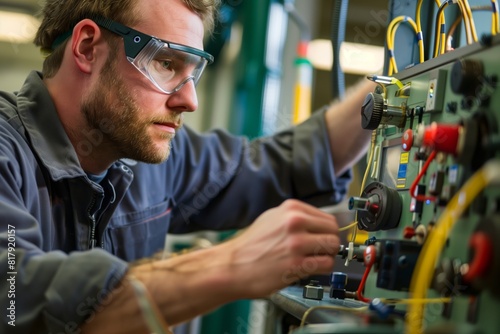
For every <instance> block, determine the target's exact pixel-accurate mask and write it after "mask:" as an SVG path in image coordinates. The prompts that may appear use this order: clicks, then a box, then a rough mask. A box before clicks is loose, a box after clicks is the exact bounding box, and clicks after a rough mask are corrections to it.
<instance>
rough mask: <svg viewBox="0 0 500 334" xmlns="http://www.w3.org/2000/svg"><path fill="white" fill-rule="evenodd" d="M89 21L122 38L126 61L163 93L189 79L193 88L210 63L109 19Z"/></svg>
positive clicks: (197, 52) (193, 50)
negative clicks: (192, 83)
mask: <svg viewBox="0 0 500 334" xmlns="http://www.w3.org/2000/svg"><path fill="white" fill-rule="evenodd" d="M92 19H93V20H94V22H95V23H97V24H98V25H99V26H101V27H103V28H105V29H107V30H109V31H111V32H113V33H115V34H117V35H120V36H121V37H123V42H124V44H125V53H126V55H127V59H128V61H129V62H130V63H131V64H132V65H134V66H135V67H136V68H137V69H138V70H139V71H140V72H141V73H142V74H143V75H144V76H146V77H147V78H148V79H149V80H150V81H151V82H152V83H153V84H154V85H155V87H156V88H158V89H159V90H160V91H161V92H163V93H165V94H172V93H175V92H177V91H179V89H181V88H182V86H184V85H185V84H186V83H188V82H189V81H190V80H192V81H193V82H194V84H195V85H196V84H197V83H198V81H199V79H200V77H201V74H202V73H203V70H204V69H205V67H206V66H207V64H210V63H212V62H213V59H214V58H213V56H212V55H210V54H209V53H207V52H205V51H203V50H200V49H196V48H192V47H190V46H187V45H182V44H177V43H172V42H169V41H164V40H161V39H159V38H156V37H153V36H150V35H147V34H144V33H142V32H140V31H137V30H134V29H132V28H129V27H127V26H124V25H122V24H120V23H118V22H115V21H112V20H110V19H105V18H101V17H94V18H92Z"/></svg>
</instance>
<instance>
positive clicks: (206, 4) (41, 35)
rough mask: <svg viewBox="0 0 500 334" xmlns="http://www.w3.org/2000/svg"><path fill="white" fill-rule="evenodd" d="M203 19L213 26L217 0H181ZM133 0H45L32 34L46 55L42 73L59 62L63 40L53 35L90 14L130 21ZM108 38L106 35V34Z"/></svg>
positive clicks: (47, 74) (68, 29)
mask: <svg viewBox="0 0 500 334" xmlns="http://www.w3.org/2000/svg"><path fill="white" fill-rule="evenodd" d="M165 1H168V0H165ZM182 2H183V3H184V4H185V5H186V6H187V7H188V8H189V9H190V10H192V11H193V12H195V13H196V14H198V15H199V16H200V17H201V19H202V20H203V24H204V26H205V28H206V29H207V31H209V32H211V31H212V30H213V27H214V22H215V19H214V17H215V13H216V11H217V8H218V6H219V3H220V0H182ZM136 4H137V0H46V2H45V6H44V8H43V10H42V13H41V16H42V23H41V25H40V27H39V28H38V31H37V34H36V36H35V40H34V42H35V45H37V46H39V47H40V48H41V50H42V52H43V53H44V54H46V55H47V57H46V58H45V61H44V63H43V74H44V77H46V78H50V77H52V76H54V75H55V74H56V72H57V71H58V69H59V67H60V66H61V62H62V58H63V53H64V51H63V50H64V47H65V45H66V42H67V41H62V43H58V45H56V46H54V42H55V41H56V39H57V38H60V37H61V36H64V34H67V33H68V32H71V30H72V29H73V27H74V26H75V25H76V24H77V23H78V22H79V21H81V20H83V19H85V18H88V17H89V16H90V15H99V16H103V17H106V18H109V19H112V20H114V21H117V22H120V23H122V24H125V25H134V23H135V20H136V19H137V15H136V14H135V13H134V8H135V7H134V6H136ZM107 39H108V41H110V38H109V37H108V38H107Z"/></svg>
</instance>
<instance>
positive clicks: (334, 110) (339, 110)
mask: <svg viewBox="0 0 500 334" xmlns="http://www.w3.org/2000/svg"><path fill="white" fill-rule="evenodd" d="M375 87H376V84H375V83H374V82H372V81H369V80H368V79H362V80H361V81H360V82H359V83H357V84H356V85H355V86H353V87H351V88H349V89H348V91H347V94H346V97H345V98H344V99H343V100H341V101H336V102H334V103H332V104H331V106H330V107H329V108H328V111H327V112H326V113H325V120H326V126H327V128H328V134H329V137H330V147H331V151H332V152H331V153H332V157H333V165H334V168H335V175H336V176H339V175H342V174H343V173H344V172H345V171H346V170H348V169H349V168H351V167H352V166H353V165H354V164H355V163H356V162H357V161H358V160H359V159H360V158H361V157H362V155H363V154H365V153H366V150H367V149H368V146H369V143H370V137H371V133H372V132H371V131H370V130H365V129H363V128H362V127H361V106H362V105H363V101H364V99H365V97H366V95H368V93H370V92H373V90H374V89H375Z"/></svg>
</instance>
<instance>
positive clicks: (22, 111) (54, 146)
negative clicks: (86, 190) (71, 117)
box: [17, 71, 85, 181]
mask: <svg viewBox="0 0 500 334" xmlns="http://www.w3.org/2000/svg"><path fill="white" fill-rule="evenodd" d="M17 105H18V113H19V118H20V120H21V122H22V123H23V126H24V129H25V131H26V136H27V137H28V140H29V141H30V143H31V146H32V147H33V150H34V151H35V154H37V155H38V160H39V161H41V162H42V163H43V164H44V165H45V167H46V168H47V170H48V172H49V173H50V175H51V177H52V179H53V180H55V181H57V180H60V179H63V178H72V177H78V176H85V172H84V171H83V170H82V168H81V166H80V162H79V161H78V157H77V155H76V152H75V150H74V148H73V145H72V144H71V142H70V140H69V138H68V136H67V135H66V132H65V130H64V127H63V126H62V124H61V121H60V120H59V116H58V114H57V111H56V108H55V105H54V103H53V101H52V99H51V97H50V95H49V92H48V90H47V88H46V87H45V84H44V83H43V81H42V75H41V73H39V72H36V71H33V72H31V73H30V74H29V76H28V77H27V79H26V81H25V83H24V85H23V86H22V88H21V90H20V91H19V93H18V94H17Z"/></svg>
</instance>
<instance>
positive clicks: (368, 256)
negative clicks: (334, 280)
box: [356, 245, 377, 303]
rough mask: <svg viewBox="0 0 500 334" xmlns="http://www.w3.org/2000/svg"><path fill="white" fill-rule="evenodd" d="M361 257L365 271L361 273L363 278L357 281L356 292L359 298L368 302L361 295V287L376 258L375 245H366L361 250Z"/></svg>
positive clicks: (362, 287) (368, 300) (363, 286)
mask: <svg viewBox="0 0 500 334" xmlns="http://www.w3.org/2000/svg"><path fill="white" fill-rule="evenodd" d="M363 257H364V263H365V265H366V269H365V273H364V274H363V278H361V282H360V283H359V286H358V291H356V294H357V295H358V299H359V300H361V301H362V302H365V303H369V302H370V301H371V300H370V299H368V298H365V297H364V296H363V289H364V288H365V283H366V279H367V278H368V274H369V273H370V270H371V268H372V266H373V264H374V263H375V261H376V259H377V251H376V248H375V246H373V245H370V246H368V247H367V248H366V249H365V250H364V252H363Z"/></svg>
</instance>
